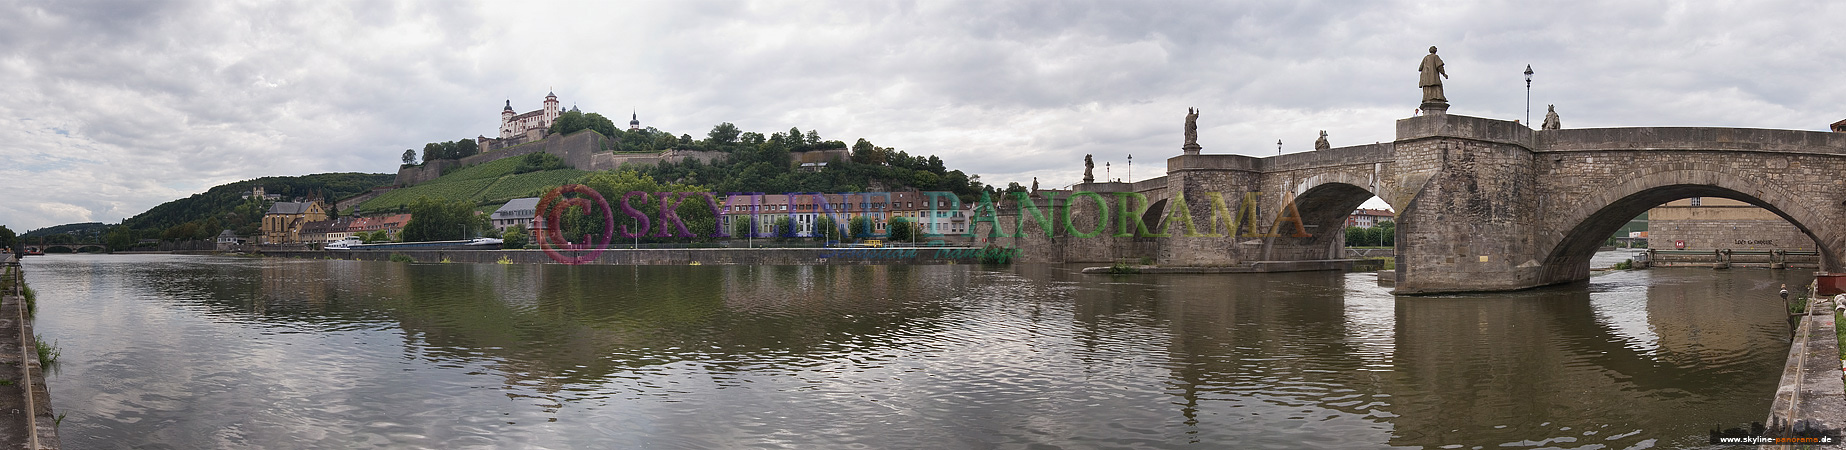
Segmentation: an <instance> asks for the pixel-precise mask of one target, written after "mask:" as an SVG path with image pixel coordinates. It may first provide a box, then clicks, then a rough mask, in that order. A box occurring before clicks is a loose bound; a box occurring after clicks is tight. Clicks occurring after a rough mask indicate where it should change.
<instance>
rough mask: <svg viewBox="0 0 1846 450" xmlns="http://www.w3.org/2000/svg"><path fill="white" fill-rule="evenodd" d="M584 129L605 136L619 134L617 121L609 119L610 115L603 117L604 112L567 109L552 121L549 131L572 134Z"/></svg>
mask: <svg viewBox="0 0 1846 450" xmlns="http://www.w3.org/2000/svg"><path fill="white" fill-rule="evenodd" d="M583 130H590V131H595V132H596V133H597V134H601V135H603V136H604V137H610V138H614V137H617V136H618V135H617V134H616V128H615V121H612V120H609V118H608V117H603V115H602V114H597V113H588V114H585V113H583V112H581V111H565V112H563V113H560V114H558V118H557V119H555V120H552V121H551V129H550V130H549V131H550V132H551V134H571V133H575V132H578V131H583Z"/></svg>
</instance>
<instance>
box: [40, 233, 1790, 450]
mask: <svg viewBox="0 0 1846 450" xmlns="http://www.w3.org/2000/svg"><path fill="white" fill-rule="evenodd" d="M1605 259H1608V258H1605ZM1614 260H1618V261H1619V260H1620V258H1615V259H1614ZM25 265H26V270H27V279H28V281H29V282H30V283H31V285H32V287H33V288H34V289H36V290H37V291H38V292H39V293H40V294H39V305H40V310H39V311H38V313H37V325H36V327H37V332H38V333H39V334H41V335H42V336H43V338H44V339H46V340H49V341H55V342H56V344H57V346H58V347H59V348H60V349H61V351H62V356H61V357H60V360H59V363H58V368H57V370H56V371H55V373H54V374H52V375H51V377H50V386H51V392H52V397H53V406H54V407H55V408H56V410H57V412H58V413H59V414H64V415H66V417H65V418H64V419H63V422H62V425H61V428H60V434H61V436H62V438H63V442H64V444H65V445H66V447H67V448H73V449H83V448H180V449H191V448H366V447H386V448H666V449H677V448H803V449H806V448H877V449H882V448H950V449H953V448H1239V449H1246V448H1247V449H1261V448H1342V449H1343V448H1387V447H1398V448H1501V447H1549V448H1611V449H1620V448H1650V447H1652V448H1685V447H1700V446H1703V445H1704V442H1705V439H1706V433H1707V432H1708V430H1710V429H1711V428H1712V427H1713V426H1714V425H1719V424H1725V425H1726V426H1736V425H1739V424H1743V423H1747V422H1752V421H1761V420H1763V418H1764V417H1765V416H1766V415H1767V412H1768V409H1769V403H1770V400H1771V398H1770V397H1771V395H1772V394H1773V392H1774V390H1775V386H1776V382H1777V378H1778V376H1779V374H1780V372H1781V368H1782V363H1783V359H1784V357H1785V356H1786V353H1787V351H1788V339H1787V333H1788V331H1787V328H1786V327H1787V325H1786V322H1784V321H1783V316H1782V314H1781V313H1780V309H1781V303H1780V301H1779V300H1778V299H1777V298H1776V296H1775V293H1776V290H1777V288H1778V287H1779V285H1780V284H1782V283H1787V284H1789V285H1802V284H1806V282H1807V280H1808V278H1809V275H1808V274H1807V273H1806V272H1805V271H1771V270H1764V269H1754V270H1752V269H1739V270H1726V271H1714V270H1710V269H1694V268H1674V269H1652V270H1644V271H1629V272H1616V273H1611V274H1607V275H1600V276H1596V277H1594V278H1593V279H1592V280H1591V281H1590V282H1588V283H1580V284H1577V285H1573V286H1559V287H1552V288H1544V289H1536V290H1528V291H1521V292H1513V293H1498V294H1478V295H1455V296H1438V297H1401V298H1400V297H1394V296H1392V295H1391V294H1390V293H1389V289H1388V288H1387V287H1379V286H1378V285H1377V284H1376V283H1375V282H1374V279H1375V277H1374V276H1373V275H1372V274H1369V273H1351V274H1342V273H1331V272H1314V273H1288V274H1249V275H1145V276H1107V275H1083V274H1080V273H1077V271H1078V270H1079V269H1081V267H1079V266H1056V265H1016V266H1011V267H1006V266H988V267H982V266H968V265H949V266H773V267H750V266H670V267H669V266H653V267H631V266H574V267H573V266H561V265H543V266H535V265H499V264H407V263H390V262H358V261H329V260H292V259H253V258H230V257H204V256H157V255H132V256H47V257H34V258H28V259H26V262H25Z"/></svg>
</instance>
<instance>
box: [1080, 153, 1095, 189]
mask: <svg viewBox="0 0 1846 450" xmlns="http://www.w3.org/2000/svg"><path fill="white" fill-rule="evenodd" d="M1095 182H1096V161H1095V160H1092V159H1090V155H1083V183H1084V184H1090V183H1095Z"/></svg>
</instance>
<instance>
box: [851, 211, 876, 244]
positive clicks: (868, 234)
mask: <svg viewBox="0 0 1846 450" xmlns="http://www.w3.org/2000/svg"><path fill="white" fill-rule="evenodd" d="M846 229H847V231H848V232H850V233H852V237H854V238H858V239H871V238H872V236H874V235H877V234H878V230H874V229H872V218H870V217H866V216H858V217H854V218H852V219H851V220H847V221H846Z"/></svg>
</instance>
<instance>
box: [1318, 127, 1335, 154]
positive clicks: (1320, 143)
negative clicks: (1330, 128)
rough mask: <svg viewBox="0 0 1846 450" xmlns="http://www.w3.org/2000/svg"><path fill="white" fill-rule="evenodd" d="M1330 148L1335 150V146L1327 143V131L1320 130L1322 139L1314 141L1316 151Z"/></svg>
mask: <svg viewBox="0 0 1846 450" xmlns="http://www.w3.org/2000/svg"><path fill="white" fill-rule="evenodd" d="M1330 148H1333V144H1329V143H1327V130H1320V139H1315V140H1314V149H1315V150H1326V149H1330Z"/></svg>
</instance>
